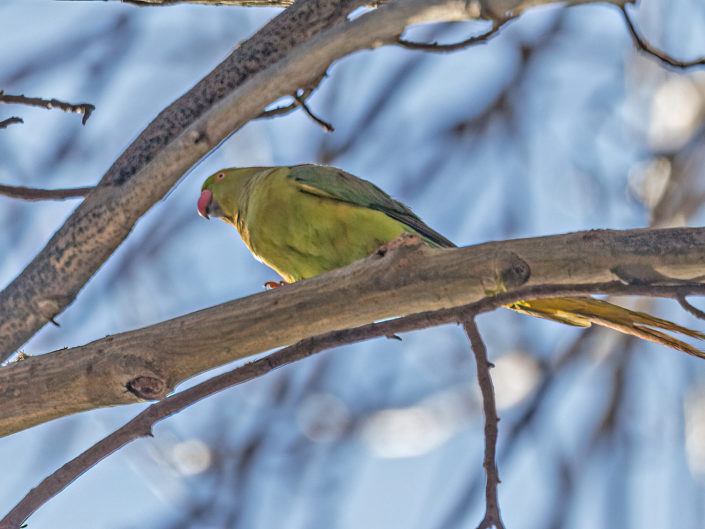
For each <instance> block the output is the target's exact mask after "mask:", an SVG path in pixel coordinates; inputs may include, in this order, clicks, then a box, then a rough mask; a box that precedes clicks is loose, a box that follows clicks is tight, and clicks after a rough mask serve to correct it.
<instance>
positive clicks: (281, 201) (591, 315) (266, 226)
mask: <svg viewBox="0 0 705 529" xmlns="http://www.w3.org/2000/svg"><path fill="white" fill-rule="evenodd" d="M198 212H199V214H200V215H201V216H203V217H205V218H209V217H210V216H214V217H220V218H221V219H223V220H224V221H225V222H227V223H229V224H232V225H233V226H235V227H236V228H237V230H238V231H239V232H240V235H241V237H242V239H243V241H244V242H245V244H246V245H247V247H248V248H249V249H250V251H251V252H252V254H253V255H254V256H255V257H256V258H257V259H258V260H260V261H262V262H263V263H265V264H267V265H268V266H270V267H271V268H273V269H274V270H275V271H276V272H277V273H278V274H279V275H280V276H281V277H282V278H283V279H284V281H286V282H289V283H292V282H295V281H298V280H300V279H305V278H308V277H313V276H316V275H318V274H322V273H323V272H327V271H329V270H333V269H335V268H339V267H341V266H345V265H348V264H350V263H352V262H354V261H357V260H358V259H362V258H364V257H367V256H369V255H371V254H372V253H373V252H375V251H376V250H377V249H378V248H379V247H380V246H382V245H383V244H386V243H388V242H391V241H393V240H394V239H396V238H397V237H398V236H399V235H401V234H402V233H412V234H416V235H419V236H420V237H421V238H422V240H423V241H424V242H425V243H427V244H429V245H430V246H435V247H454V246H455V245H454V244H453V243H452V242H451V241H449V240H448V239H446V238H445V237H443V235H441V234H440V233H438V232H436V231H434V230H433V229H431V228H430V227H428V226H427V225H426V224H425V223H424V222H423V221H422V220H421V219H420V218H419V217H418V216H416V214H414V212H413V211H411V209H409V208H408V207H407V206H405V205H404V204H402V203H401V202H398V201H396V200H394V199H393V198H391V197H390V196H389V195H387V194H386V193H385V192H384V191H382V190H381V189H380V188H378V187H377V186H375V185H374V184H372V183H371V182H368V181H367V180H363V179H361V178H358V177H356V176H353V175H351V174H349V173H346V172H345V171H342V170H341V169H337V168H335V167H327V166H319V165H311V164H304V165H296V166H293V167H242V168H230V169H223V170H221V171H218V172H217V173H215V174H213V175H211V176H209V177H208V178H207V179H206V181H205V182H204V183H203V187H202V189H201V196H200V197H199V199H198ZM270 283H273V282H270ZM508 308H511V309H513V310H516V311H519V312H522V313H525V314H530V315H532V316H538V317H542V318H547V319H551V320H555V321H559V322H562V323H567V324H570V325H577V326H582V327H588V326H590V324H591V323H596V324H599V325H604V326H606V327H610V328H613V329H616V330H619V331H621V332H625V333H627V334H632V335H634V336H638V337H639V338H644V339H646V340H651V341H654V342H657V343H661V344H664V345H667V346H670V347H673V348H675V349H678V350H681V351H684V352H687V353H689V354H692V355H695V356H700V357H703V356H704V355H703V353H701V352H700V351H699V350H698V349H696V348H694V347H692V346H691V345H689V344H687V343H685V342H682V341H680V340H678V339H676V338H674V337H672V336H670V335H668V334H666V333H664V332H662V331H660V330H657V329H663V330H668V331H675V332H680V333H683V334H685V335H688V336H691V337H694V338H700V339H705V335H704V334H702V333H700V332H697V331H693V330H690V329H687V328H685V327H682V326H680V325H677V324H675V323H672V322H670V321H667V320H662V319H659V318H656V317H654V316H651V315H649V314H646V313H643V312H636V311H632V310H629V309H625V308H623V307H620V306H618V305H614V304H612V303H608V302H606V301H602V300H598V299H594V298H591V297H571V298H550V299H538V300H525V301H521V302H518V303H515V304H512V305H510V306H508Z"/></svg>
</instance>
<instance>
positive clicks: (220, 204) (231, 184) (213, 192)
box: [198, 167, 268, 222]
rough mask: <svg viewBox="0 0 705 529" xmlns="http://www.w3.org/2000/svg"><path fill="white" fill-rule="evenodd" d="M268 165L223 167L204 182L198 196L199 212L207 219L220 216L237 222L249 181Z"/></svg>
mask: <svg viewBox="0 0 705 529" xmlns="http://www.w3.org/2000/svg"><path fill="white" fill-rule="evenodd" d="M267 169H268V168H267V167H233V168H230V169H221V170H220V171H218V172H217V173H214V174H212V175H210V176H209V177H208V178H206V181H205V182H203V186H202V187H201V196H200V197H199V198H198V214H199V215H200V216H201V217H203V218H205V219H207V218H209V217H210V216H213V217H220V218H222V219H223V220H226V221H229V222H235V217H236V216H237V213H238V210H239V204H240V198H241V197H242V193H243V191H244V189H245V186H246V185H247V183H248V182H249V181H250V180H251V179H252V177H254V176H255V175H257V174H259V173H261V172H262V171H264V170H267Z"/></svg>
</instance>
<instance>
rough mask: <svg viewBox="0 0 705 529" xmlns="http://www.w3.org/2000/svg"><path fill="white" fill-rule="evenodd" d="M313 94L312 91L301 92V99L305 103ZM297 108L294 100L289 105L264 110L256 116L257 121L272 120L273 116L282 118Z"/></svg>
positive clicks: (308, 89) (309, 89) (297, 105)
mask: <svg viewBox="0 0 705 529" xmlns="http://www.w3.org/2000/svg"><path fill="white" fill-rule="evenodd" d="M312 93H313V89H311V88H307V89H306V90H302V91H301V98H303V100H304V101H305V100H306V99H308V97H309V96H310V95H311V94H312ZM297 108H299V103H298V102H297V101H296V99H294V101H292V102H291V103H290V104H288V105H285V106H281V107H276V108H273V109H271V110H265V111H263V112H262V113H261V114H260V115H259V116H257V119H266V118H272V117H275V116H283V115H284V114H288V113H289V112H292V111H293V110H296V109H297Z"/></svg>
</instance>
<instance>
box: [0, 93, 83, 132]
mask: <svg viewBox="0 0 705 529" xmlns="http://www.w3.org/2000/svg"><path fill="white" fill-rule="evenodd" d="M0 103H7V104H11V105H27V106H31V107H41V108H46V109H48V110H49V109H52V108H58V109H59V110H62V111H64V112H69V113H71V114H83V119H81V123H82V124H83V125H85V124H86V121H88V118H89V117H90V116H91V113H92V112H93V111H94V110H95V106H94V105H91V104H90V103H78V104H73V103H66V102H64V101H59V100H58V99H42V98H39V97H27V96H24V95H18V96H14V95H10V94H6V93H4V92H3V91H2V90H0Z"/></svg>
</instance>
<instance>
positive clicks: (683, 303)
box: [676, 296, 705, 320]
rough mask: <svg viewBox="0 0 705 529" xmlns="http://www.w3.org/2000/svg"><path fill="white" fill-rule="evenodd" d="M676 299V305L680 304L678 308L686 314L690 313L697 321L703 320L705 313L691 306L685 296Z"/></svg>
mask: <svg viewBox="0 0 705 529" xmlns="http://www.w3.org/2000/svg"><path fill="white" fill-rule="evenodd" d="M676 299H677V300H678V303H679V304H680V306H681V307H683V308H684V309H685V310H687V311H688V312H690V313H691V314H692V315H693V316H695V317H696V318H698V319H701V320H705V312H703V311H702V310H700V309H699V308H697V307H695V306H693V305H692V304H691V303H690V302H689V301H688V300H687V299H686V298H685V296H678V297H677V298H676Z"/></svg>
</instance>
